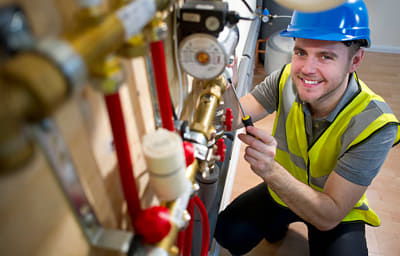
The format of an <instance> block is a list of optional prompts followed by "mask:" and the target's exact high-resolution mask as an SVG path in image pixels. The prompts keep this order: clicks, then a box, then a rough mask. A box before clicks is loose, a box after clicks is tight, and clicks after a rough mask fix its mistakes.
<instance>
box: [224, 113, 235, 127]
mask: <svg viewBox="0 0 400 256" xmlns="http://www.w3.org/2000/svg"><path fill="white" fill-rule="evenodd" d="M232 121H233V114H232V109H230V108H227V109H226V110H225V122H224V125H225V127H226V131H228V132H230V131H232Z"/></svg>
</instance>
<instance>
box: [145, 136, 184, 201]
mask: <svg viewBox="0 0 400 256" xmlns="http://www.w3.org/2000/svg"><path fill="white" fill-rule="evenodd" d="M143 152H144V155H145V158H146V163H147V167H148V170H149V172H150V186H151V188H152V190H153V191H154V193H155V194H156V196H157V197H158V198H159V199H160V200H163V201H172V200H175V199H176V198H177V197H178V196H179V195H181V194H182V193H183V192H184V191H185V190H186V189H187V188H188V182H190V181H189V180H188V179H187V178H186V176H185V169H186V161H185V154H184V150H183V144H182V139H181V137H180V136H179V135H178V134H177V133H175V132H171V131H168V130H166V129H164V128H160V129H158V130H156V131H155V132H152V133H149V134H146V135H145V136H144V137H143Z"/></svg>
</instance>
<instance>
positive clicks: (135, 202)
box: [104, 92, 142, 225]
mask: <svg viewBox="0 0 400 256" xmlns="http://www.w3.org/2000/svg"><path fill="white" fill-rule="evenodd" d="M104 99H105V103H106V106H107V111H108V117H109V119H110V124H111V130H112V133H113V137H114V144H115V149H116V152H117V159H118V166H119V176H120V180H121V184H122V190H123V192H124V196H125V200H126V203H127V206H128V212H129V215H130V218H131V223H132V225H134V223H135V219H136V217H137V216H138V215H139V213H140V212H141V211H142V209H141V207H140V200H139V196H138V193H137V188H136V181H135V176H134V174H133V165H132V160H131V153H130V150H129V143H128V135H127V132H126V128H125V121H124V115H123V111H122V105H121V99H120V96H119V93H118V92H116V93H114V94H110V95H105V96H104Z"/></svg>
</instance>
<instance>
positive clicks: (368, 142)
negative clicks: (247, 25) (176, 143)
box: [215, 0, 400, 256]
mask: <svg viewBox="0 0 400 256" xmlns="http://www.w3.org/2000/svg"><path fill="white" fill-rule="evenodd" d="M369 34H370V31H369V28H368V13H367V9H366V6H365V4H364V2H363V1H361V0H349V1H348V2H346V3H344V4H342V5H340V6H339V7H337V8H334V9H332V10H328V11H324V12H319V13H301V12H298V11H295V12H294V13H293V17H292V21H291V23H290V25H289V26H288V28H287V29H286V30H285V31H283V32H282V33H281V35H282V36H287V37H293V38H294V40H295V45H294V49H293V57H292V62H291V64H288V65H286V66H285V67H283V69H282V70H279V71H276V72H273V73H272V74H271V75H270V76H268V77H267V78H266V79H265V80H264V81H263V82H262V83H260V84H259V85H257V86H256V87H255V89H254V90H253V91H252V92H251V93H250V94H248V95H246V96H244V97H242V98H241V100H240V101H241V103H242V105H243V106H244V108H245V109H246V113H248V114H249V115H250V116H252V117H253V119H254V120H259V119H261V118H263V117H265V116H266V115H268V114H270V113H273V112H276V118H275V122H274V128H273V134H272V135H270V134H268V133H267V132H265V131H263V130H261V129H258V128H256V127H251V126H250V127H247V131H248V132H249V133H250V134H253V135H255V137H253V136H249V135H246V134H240V135H239V138H240V139H241V140H242V141H243V142H244V143H245V144H247V147H246V150H245V155H244V158H245V160H246V161H247V162H249V164H250V166H251V169H252V170H253V171H254V172H255V173H256V174H257V175H258V176H260V178H261V179H262V181H263V182H262V183H261V184H259V185H257V186H255V187H254V188H252V189H250V190H248V191H246V192H245V193H243V194H242V195H240V196H239V197H238V198H236V199H235V200H234V201H233V202H232V203H231V204H230V205H228V207H227V208H226V209H225V210H224V211H222V212H221V213H220V215H219V217H218V222H217V227H216V231H215V237H216V239H217V241H218V242H219V243H220V244H221V245H222V246H223V247H225V248H227V249H228V250H229V251H230V252H231V253H232V254H235V255H240V254H244V253H246V252H248V251H250V250H251V249H252V248H253V247H255V246H256V245H257V244H258V243H259V242H260V241H261V240H262V239H267V240H268V241H270V242H274V241H277V240H280V239H281V238H282V237H283V236H284V235H285V233H286V231H287V229H288V225H289V224H290V223H292V222H296V221H302V222H304V223H305V224H306V225H307V228H308V240H309V248H310V254H311V255H318V256H320V255H335V256H337V255H368V248H367V243H366V238H365V224H368V225H372V226H379V225H380V221H379V218H378V216H377V215H376V213H375V212H374V211H373V210H372V209H371V207H370V206H369V205H368V201H367V198H366V196H365V192H366V190H367V188H368V186H369V185H370V184H371V182H372V180H373V178H374V177H375V176H376V175H377V173H378V171H379V169H380V168H381V166H382V164H383V162H384V160H385V159H386V156H387V154H388V152H389V151H390V149H391V147H392V146H393V145H395V144H397V143H398V142H399V140H400V131H399V129H398V126H399V122H398V121H397V119H396V117H395V116H394V115H393V113H392V111H391V109H390V107H389V106H388V105H387V104H386V103H385V101H384V100H383V99H382V98H381V97H380V96H378V95H376V94H375V93H374V92H372V91H371V90H370V89H369V88H368V87H367V86H366V85H365V84H364V83H363V82H362V81H361V80H359V79H358V77H357V74H356V73H355V70H356V69H357V67H359V65H360V64H361V61H362V59H363V56H364V50H363V47H369V46H370V38H369ZM229 95H230V91H228V92H227V93H226V97H228V96H229ZM226 102H234V101H230V100H229V99H226ZM235 107H236V108H237V106H235ZM235 124H236V127H240V125H241V124H240V116H239V118H238V119H237V120H236V121H235Z"/></svg>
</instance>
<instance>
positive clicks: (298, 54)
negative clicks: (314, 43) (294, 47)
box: [294, 51, 305, 56]
mask: <svg viewBox="0 0 400 256" xmlns="http://www.w3.org/2000/svg"><path fill="white" fill-rule="evenodd" d="M294 54H296V55H297V56H304V55H305V53H304V52H300V51H297V52H294Z"/></svg>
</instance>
